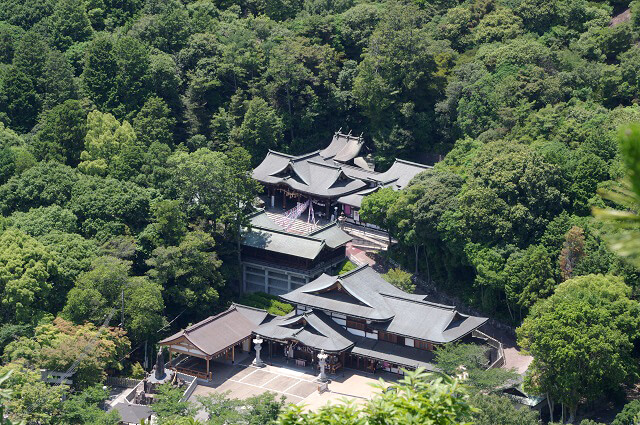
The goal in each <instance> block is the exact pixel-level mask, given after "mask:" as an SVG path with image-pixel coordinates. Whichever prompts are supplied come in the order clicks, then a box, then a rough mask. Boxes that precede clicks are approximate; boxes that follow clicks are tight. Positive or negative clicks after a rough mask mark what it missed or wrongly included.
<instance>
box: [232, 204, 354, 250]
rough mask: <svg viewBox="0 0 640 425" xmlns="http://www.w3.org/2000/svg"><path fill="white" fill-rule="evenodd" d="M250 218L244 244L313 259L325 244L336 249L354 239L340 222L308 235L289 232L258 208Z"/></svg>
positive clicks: (243, 240) (244, 235) (243, 239)
mask: <svg viewBox="0 0 640 425" xmlns="http://www.w3.org/2000/svg"><path fill="white" fill-rule="evenodd" d="M250 220H251V229H247V230H245V232H244V234H243V238H242V244H243V245H245V246H250V247H253V248H259V249H264V250H265V251H270V252H278V253H281V254H287V255H292V256H295V257H301V258H307V259H310V260H313V259H315V258H316V257H317V256H318V254H320V252H321V251H322V249H323V248H324V247H325V246H327V247H329V248H331V249H335V248H338V247H340V246H342V245H344V244H346V243H347V242H349V241H350V240H351V239H352V238H351V236H349V235H348V234H347V233H346V232H344V231H343V230H342V229H340V228H339V227H338V223H337V222H333V223H330V224H328V225H326V226H323V227H321V228H319V229H317V230H314V231H312V232H311V233H309V234H308V235H299V234H296V233H289V232H286V231H285V230H284V229H283V228H282V227H280V226H278V225H277V224H276V223H275V222H274V221H273V220H271V219H270V218H269V217H268V216H267V214H266V213H265V212H264V211H258V212H256V213H255V214H254V215H252V216H251V217H250Z"/></svg>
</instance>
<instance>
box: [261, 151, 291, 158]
mask: <svg viewBox="0 0 640 425" xmlns="http://www.w3.org/2000/svg"><path fill="white" fill-rule="evenodd" d="M270 153H272V154H274V155H278V156H283V157H285V158H295V157H294V156H293V155H289V154H288V153H284V152H278V151H274V150H273V149H269V151H268V152H267V154H270Z"/></svg>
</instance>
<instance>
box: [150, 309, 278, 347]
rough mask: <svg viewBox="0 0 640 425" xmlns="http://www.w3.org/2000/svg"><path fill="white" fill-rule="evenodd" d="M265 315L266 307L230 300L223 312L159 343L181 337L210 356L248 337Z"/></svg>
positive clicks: (170, 341)
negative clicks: (245, 304) (246, 304)
mask: <svg viewBox="0 0 640 425" xmlns="http://www.w3.org/2000/svg"><path fill="white" fill-rule="evenodd" d="M266 317H267V312H266V311H265V310H262V309H259V308H253V307H247V306H244V305H240V304H232V305H231V307H229V309H227V310H225V311H223V312H222V313H220V314H217V315H215V316H210V317H207V318H206V319H204V320H202V321H201V322H198V323H196V324H195V325H191V326H189V327H188V328H186V329H184V330H181V331H180V332H178V333H176V334H174V335H171V336H170V337H168V338H165V339H163V340H162V341H160V342H159V344H161V345H171V344H173V343H175V342H179V341H178V340H182V339H184V340H187V341H188V342H190V343H191V344H193V345H194V346H195V347H197V348H198V349H199V350H200V351H202V352H203V353H205V354H206V355H209V356H212V355H215V354H217V353H219V352H220V351H222V350H224V349H225V348H228V347H230V346H232V345H234V344H236V343H238V342H240V341H242V340H243V339H245V338H247V337H249V336H250V335H251V332H252V331H253V330H254V329H255V328H256V327H257V326H258V325H259V324H260V323H262V322H263V321H264V319H265V318H266Z"/></svg>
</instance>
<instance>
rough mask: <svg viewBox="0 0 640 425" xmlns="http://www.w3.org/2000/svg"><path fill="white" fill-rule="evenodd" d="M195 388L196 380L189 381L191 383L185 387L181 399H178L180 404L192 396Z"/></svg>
mask: <svg viewBox="0 0 640 425" xmlns="http://www.w3.org/2000/svg"><path fill="white" fill-rule="evenodd" d="M197 386H198V380H197V379H194V380H193V381H191V383H190V384H189V386H188V387H187V390H186V391H185V392H184V394H182V398H181V399H180V401H182V402H184V401H187V400H188V399H189V397H191V394H193V392H194V391H195V389H196V387H197Z"/></svg>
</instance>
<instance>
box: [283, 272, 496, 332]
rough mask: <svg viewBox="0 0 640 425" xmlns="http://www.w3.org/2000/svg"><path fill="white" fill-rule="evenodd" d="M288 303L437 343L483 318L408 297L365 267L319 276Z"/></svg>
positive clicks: (287, 297) (422, 298) (470, 328)
mask: <svg viewBox="0 0 640 425" xmlns="http://www.w3.org/2000/svg"><path fill="white" fill-rule="evenodd" d="M281 298H282V299H284V300H285V301H287V302H289V303H292V304H299V305H304V306H309V307H311V308H312V309H317V310H324V311H331V312H336V313H340V314H345V315H348V316H354V317H360V318H364V319H368V320H371V321H372V323H371V326H372V327H374V328H376V329H380V330H385V331H388V332H392V333H395V334H398V335H403V336H407V337H410V338H417V339H421V340H426V341H430V342H433V343H437V344H443V343H447V342H452V341H456V340H458V339H460V338H462V337H463V336H465V335H467V334H468V333H470V332H471V331H473V330H474V329H477V328H478V327H480V326H482V325H483V324H484V323H485V322H486V321H487V319H486V318H482V317H475V316H468V315H465V314H462V313H460V312H458V311H457V310H456V308H455V307H453V306H447V305H442V304H436V303H432V302H429V301H426V300H425V295H417V294H409V293H406V292H404V291H402V290H400V289H398V288H396V287H395V286H393V285H391V284H390V283H389V282H387V281H386V280H384V278H383V277H382V276H381V275H380V274H378V273H377V272H375V271H374V270H373V269H371V268H370V267H368V266H363V267H360V268H358V269H356V270H353V271H351V272H348V273H344V274H342V275H339V276H329V275H326V274H323V275H321V276H320V277H318V278H317V279H315V280H313V281H312V282H309V283H308V284H306V285H304V286H302V287H300V288H298V289H296V290H294V291H291V292H289V293H287V294H284V295H282V296H281Z"/></svg>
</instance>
